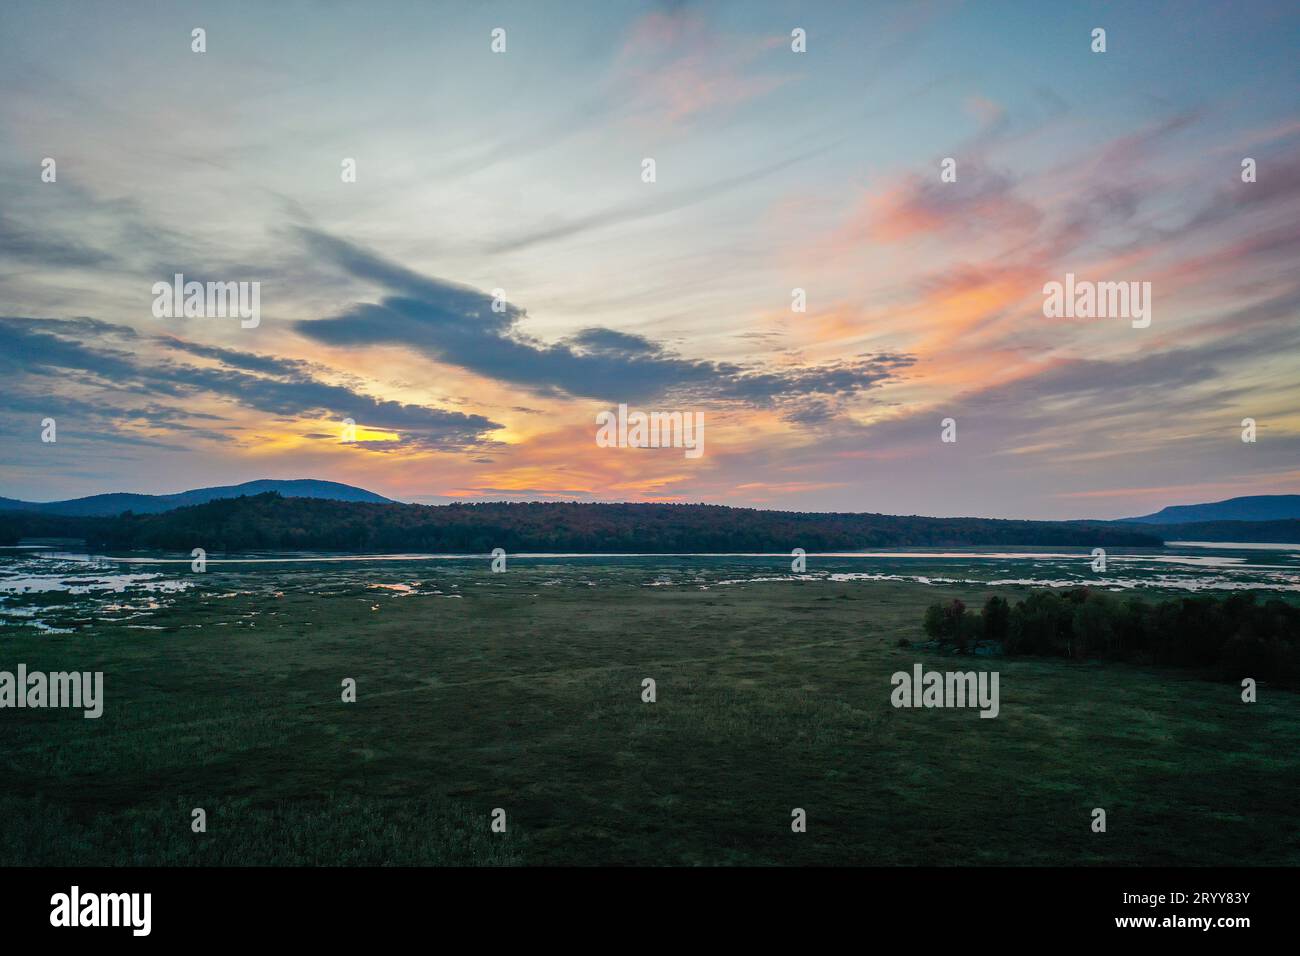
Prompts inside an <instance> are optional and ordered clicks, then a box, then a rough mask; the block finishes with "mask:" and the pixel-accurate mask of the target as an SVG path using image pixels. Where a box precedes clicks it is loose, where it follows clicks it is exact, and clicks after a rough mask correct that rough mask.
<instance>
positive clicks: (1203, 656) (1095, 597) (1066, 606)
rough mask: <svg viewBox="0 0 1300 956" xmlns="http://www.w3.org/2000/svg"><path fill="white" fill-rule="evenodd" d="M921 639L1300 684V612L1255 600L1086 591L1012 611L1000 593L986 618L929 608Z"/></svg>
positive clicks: (1050, 596) (1036, 595)
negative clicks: (1149, 598)
mask: <svg viewBox="0 0 1300 956" xmlns="http://www.w3.org/2000/svg"><path fill="white" fill-rule="evenodd" d="M925 632H926V633H927V634H928V635H930V637H932V638H934V639H936V640H938V641H941V642H942V643H944V644H949V645H952V646H954V647H956V649H957V650H959V651H966V650H969V649H971V648H973V647H974V646H975V645H976V644H977V643H979V642H989V643H995V644H997V645H1000V646H1001V648H1002V650H1003V652H1004V653H1006V654H1012V655H1015V654H1032V655H1040V656H1049V657H1069V658H1073V659H1075V660H1085V659H1103V660H1120V661H1131V662H1134V663H1141V664H1159V665H1168V666H1171V667H1196V668H1203V669H1207V670H1209V671H1211V672H1213V673H1214V674H1215V675H1216V676H1219V677H1223V678H1225V679H1230V680H1240V679H1241V678H1242V677H1253V678H1256V679H1259V678H1263V679H1266V680H1277V681H1282V682H1285V683H1288V684H1294V683H1296V682H1297V680H1300V606H1296V605H1295V604H1291V603H1289V602H1287V601H1283V600H1281V599H1279V598H1270V599H1268V600H1264V601H1261V600H1258V599H1257V598H1256V595H1255V594H1253V593H1249V592H1246V593H1236V594H1232V595H1229V596H1227V597H1211V596H1198V597H1185V598H1172V599H1169V600H1163V601H1144V600H1142V599H1140V598H1136V597H1129V598H1120V597H1116V596H1115V595H1113V594H1108V593H1106V592H1104V591H1098V590H1095V589H1093V588H1087V587H1080V588H1072V589H1070V590H1067V591H1063V592H1058V591H1035V592H1033V593H1032V594H1030V595H1029V597H1027V598H1025V599H1024V600H1023V601H1017V602H1016V603H1015V605H1014V606H1012V605H1010V604H1008V602H1007V600H1006V599H1005V598H1002V597H999V596H997V595H994V596H992V597H990V598H989V599H988V600H987V601H986V602H985V603H984V609H983V611H982V612H980V611H975V612H970V611H968V610H967V608H966V606H965V605H964V604H963V603H962V602H961V601H959V600H953V601H951V602H949V603H948V604H932V605H930V607H929V608H928V609H927V610H926V612H925Z"/></svg>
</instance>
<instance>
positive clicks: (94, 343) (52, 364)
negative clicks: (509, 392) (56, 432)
mask: <svg viewBox="0 0 1300 956" xmlns="http://www.w3.org/2000/svg"><path fill="white" fill-rule="evenodd" d="M0 332H2V334H3V348H0V374H3V375H4V377H5V378H6V381H7V384H9V385H10V386H11V387H10V388H9V389H7V394H6V396H5V398H4V399H3V403H4V404H5V405H8V406H10V407H14V403H15V402H24V403H28V404H30V400H31V397H32V396H33V395H41V394H49V393H50V392H51V391H53V389H52V387H51V381H50V380H51V379H56V380H59V381H63V380H66V378H67V377H68V375H69V373H71V374H72V375H73V376H74V377H75V380H76V381H77V382H78V383H79V384H80V385H81V386H83V387H86V388H89V389H95V390H101V391H102V392H103V393H105V395H104V400H103V402H102V403H101V404H100V405H99V406H97V407H98V408H99V409H100V411H99V413H98V414H97V418H98V419H100V420H104V421H108V422H113V421H118V422H127V421H139V420H147V421H149V422H151V423H153V424H155V425H158V426H160V427H164V428H167V429H169V430H175V431H192V430H193V426H191V425H189V424H186V423H185V421H183V420H184V419H189V418H198V419H209V420H211V419H213V418H215V416H212V415H208V414H205V413H198V414H193V415H192V414H190V413H189V412H188V411H187V410H186V409H187V407H188V405H192V404H195V403H196V402H198V401H201V400H202V399H203V398H204V397H217V398H220V399H224V400H226V401H230V402H234V403H236V404H238V405H241V406H243V407H245V408H251V409H254V410H256V411H259V412H265V413H267V414H268V415H276V416H282V417H285V418H300V417H329V418H333V419H336V420H342V419H344V418H352V419H354V420H355V421H356V422H357V423H358V424H359V425H363V426H367V427H370V428H377V429H390V430H394V431H398V432H400V433H401V436H402V437H401V440H400V441H398V442H390V443H371V442H367V443H365V446H366V447H368V448H372V449H377V450H383V446H384V445H391V446H393V447H397V446H403V447H406V446H417V447H426V448H432V449H439V450H446V451H450V450H463V449H467V448H472V447H477V446H490V445H491V444H492V443H491V442H490V441H489V440H488V439H487V438H486V437H485V436H486V433H488V432H491V431H492V430H494V429H496V428H499V427H501V426H500V425H498V424H497V423H495V422H493V421H491V420H490V419H488V418H486V417H484V416H482V415H470V414H465V413H462V412H456V411H448V410H446V409H441V408H433V407H429V406H425V405H410V404H404V403H401V402H393V401H385V400H382V399H379V398H376V397H374V396H371V395H366V394H364V393H362V392H359V391H357V390H356V389H353V388H350V387H347V386H344V385H338V384H334V383H331V382H327V381H324V380H323V379H322V378H321V377H320V374H319V371H318V370H317V369H316V367H315V366H313V365H311V364H310V363H307V362H302V361H299V360H295V359H279V358H274V357H268V356H262V355H256V354H254V353H250V352H241V351H238V350H235V349H227V348H215V347H211V346H204V345H197V344H193V343H188V342H183V341H181V340H179V339H176V338H174V337H171V336H148V337H142V336H139V335H138V334H137V333H136V332H134V331H133V330H131V329H129V328H125V327H122V326H115V325H110V324H108V323H104V322H98V321H96V320H93V319H73V320H68V321H66V322H64V321H60V320H52V319H24V318H17V317H0ZM144 342H147V343H148V344H150V345H152V346H154V347H157V348H160V349H163V350H164V352H165V353H166V352H170V353H172V354H173V355H176V356H180V357H196V358H202V359H206V360H209V361H212V362H215V363H216V364H215V365H197V364H194V363H192V362H189V361H181V360H178V359H176V358H171V357H165V358H163V359H161V360H154V361H148V360H145V359H142V358H141V357H139V355H138V350H139V347H140V346H141V345H142V344H144ZM124 343H125V344H127V345H129V346H131V347H130V348H123V347H122V345H123V344H124ZM65 391H66V390H65V389H62V388H60V389H59V390H58V392H57V393H56V394H62V393H64V392H65ZM114 395H116V396H117V397H119V398H123V397H126V396H130V395H142V396H149V397H154V398H157V397H165V398H166V399H168V400H170V401H172V402H177V401H180V402H183V403H185V404H181V405H172V406H171V407H172V409H173V410H172V411H171V412H167V413H165V414H163V413H162V411H163V408H162V406H160V405H158V404H157V403H151V404H149V405H147V406H145V408H144V409H143V410H141V409H139V408H133V407H130V406H128V405H125V404H121V403H120V402H113V401H112V400H111V399H112V397H113V396H114ZM57 404H64V405H67V404H68V403H67V400H66V399H63V398H60V399H57V400H54V399H48V400H46V401H45V402H44V404H42V405H41V406H40V407H42V408H45V409H50V408H52V407H53V406H54V405H57ZM79 404H81V405H82V408H80V409H77V410H76V411H77V412H78V413H84V411H85V410H86V406H85V403H79ZM150 409H153V410H154V411H153V412H150V411H149V410H150ZM155 413H157V414H155ZM205 432H206V430H205ZM208 434H211V433H208ZM106 437H109V438H111V431H110V433H109V434H108V435H107V436H106Z"/></svg>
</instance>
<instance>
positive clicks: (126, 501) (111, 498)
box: [0, 478, 393, 518]
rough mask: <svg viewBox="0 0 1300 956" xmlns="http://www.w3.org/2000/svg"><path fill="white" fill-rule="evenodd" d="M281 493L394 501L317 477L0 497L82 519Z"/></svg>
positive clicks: (9, 505) (18, 507)
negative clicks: (149, 491) (165, 491)
mask: <svg viewBox="0 0 1300 956" xmlns="http://www.w3.org/2000/svg"><path fill="white" fill-rule="evenodd" d="M268 491H274V492H278V493H279V494H280V495H281V496H283V497H285V498H322V499H325V500H327V501H368V502H372V503H374V504H392V503H393V502H392V499H390V498H385V497H383V496H382V495H377V494H375V493H374V492H373V491H366V490H365V489H364V488H356V487H354V486H352V485H345V484H342V483H340V482H337V481H319V480H317V479H314V478H291V479H285V480H278V479H274V478H259V479H257V480H256V481H246V482H244V483H243V484H239V485H221V486H217V487H213V488H194V489H192V490H190V491H181V492H177V493H176V494H172V495H141V494H133V493H130V492H115V493H111V494H104V495H90V496H89V497H86V498H70V499H68V500H66V501H19V500H18V499H16V498H0V511H34V512H36V513H38V514H46V515H69V516H72V517H78V518H105V517H113V516H114V515H120V514H121V513H122V512H124V511H133V512H135V513H136V514H161V513H162V512H164V511H171V510H173V509H175V508H185V507H188V506H189V505H202V504H207V503H208V502H209V501H218V500H220V499H223V498H239V497H242V496H249V495H261V494H265V493H266V492H268Z"/></svg>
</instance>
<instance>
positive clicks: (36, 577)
mask: <svg viewBox="0 0 1300 956" xmlns="http://www.w3.org/2000/svg"><path fill="white" fill-rule="evenodd" d="M190 561H191V559H190V558H189V557H188V556H186V555H177V554H141V553H132V554H120V555H86V554H74V553H70V552H61V551H48V550H40V549H32V548H0V633H3V628H4V627H5V626H13V625H26V626H30V627H35V628H37V629H39V630H41V631H45V632H48V633H51V634H67V633H74V632H77V631H81V630H83V629H86V628H93V625H94V624H95V623H96V622H103V621H113V622H125V624H126V626H127V627H138V628H150V627H152V626H153V625H151V624H150V623H149V621H150V618H152V617H153V615H154V612H155V611H157V610H159V609H161V608H164V607H168V606H169V605H170V604H171V603H172V602H174V601H175V600H176V598H177V596H178V595H179V594H181V593H185V592H195V591H198V592H202V593H203V594H204V596H206V597H214V598H223V597H235V596H239V595H250V594H252V595H263V596H266V597H271V596H274V595H277V594H283V593H286V592H303V593H310V594H329V593H337V592H339V591H345V590H353V591H362V592H366V593H369V594H371V595H373V597H374V598H375V599H376V600H401V599H403V598H407V597H410V596H412V595H427V596H433V597H441V598H448V599H455V598H457V597H458V596H459V595H460V594H461V593H464V592H465V591H466V590H467V589H470V588H483V587H502V586H506V585H507V583H508V584H509V585H511V586H519V585H522V586H525V587H529V588H539V589H540V588H556V587H561V588H562V587H571V588H599V587H609V586H616V585H622V586H628V585H630V586H640V587H687V588H702V589H711V588H727V587H735V586H746V585H747V586H763V585H765V584H770V583H773V582H780V581H795V580H827V579H829V580H832V581H837V582H853V583H858V584H861V585H862V586H863V587H870V586H871V584H872V583H873V582H882V581H893V582H913V583H916V584H918V585H956V584H961V585H975V586H979V587H987V588H998V587H1008V586H1018V587H1024V586H1031V587H1073V586H1077V585H1081V584H1087V585H1091V586H1093V587H1098V588H1103V589H1106V590H1109V591H1116V592H1123V591H1144V590H1150V591H1155V590H1158V591H1165V592H1171V591H1172V592H1180V591H1181V592H1227V591H1259V592H1273V593H1297V592H1300V545H1289V544H1280V545H1256V544H1249V545H1248V544H1234V543H1213V542H1179V543H1176V544H1171V545H1170V546H1167V547H1165V548H1155V549H1129V550H1114V551H1110V552H1108V554H1107V569H1106V571H1105V572H1104V573H1098V572H1094V571H1093V570H1092V556H1091V554H1090V551H1089V550H1085V549H1079V550H1077V551H1075V550H1070V549H1059V548H1058V549H1049V548H1017V549H1015V550H1006V551H1002V550H988V549H980V548H967V549H948V550H935V549H895V550H884V551H864V552H852V553H845V552H839V553H830V554H809V555H808V556H807V572H806V573H805V574H794V573H792V572H791V569H790V562H791V557H790V555H788V554H677V555H661V554H654V555H645V554H620V555H588V554H546V555H543V554H517V555H510V556H509V558H508V570H507V574H508V575H509V576H508V577H503V576H501V575H494V574H491V573H490V572H489V561H490V559H489V557H488V556H487V555H435V554H396V555H323V554H302V553H294V554H247V555H229V556H227V555H222V556H218V557H213V558H209V559H208V562H207V570H206V572H204V573H202V574H198V573H195V572H193V571H192V570H191V569H190Z"/></svg>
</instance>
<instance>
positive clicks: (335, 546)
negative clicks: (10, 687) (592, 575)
mask: <svg viewBox="0 0 1300 956" xmlns="http://www.w3.org/2000/svg"><path fill="white" fill-rule="evenodd" d="M33 537H72V538H84V539H85V540H86V543H87V545H88V546H89V547H91V548H95V549H104V550H134V549H157V550H167V551H189V550H190V549H192V548H199V547H201V548H204V549H205V550H207V551H209V552H221V551H255V550H286V551H292V550H304V551H357V552H395V551H421V552H443V553H472V554H483V553H487V552H489V551H491V550H492V549H493V548H504V549H505V550H506V551H507V552H520V551H534V552H555V551H577V552H593V553H611V552H650V553H665V552H675V551H676V552H692V551H694V552H723V551H770V552H782V553H788V552H789V551H790V550H791V549H793V548H803V549H804V550H806V551H834V550H845V551H849V550H859V549H863V548H884V547H908V546H925V547H951V546H959V545H998V546H1007V545H1048V546H1074V547H1089V548H1091V547H1106V546H1120V545H1123V546H1128V547H1159V546H1160V544H1161V539H1160V537H1159V533H1158V532H1157V531H1155V530H1153V529H1148V528H1138V527H1134V526H1132V525H1109V524H1106V523H1103V522H1098V523H1096V524H1090V523H1084V522H1071V523H1068V524H1067V523H1060V524H1058V523H1053V522H1045V521H1006V520H995V519H989V518H921V517H910V516H909V517H900V516H894V515H877V514H819V513H804V512H793V511H758V510H754V509H750V508H728V507H724V506H721V505H675V504H571V503H561V502H531V503H500V502H492V503H482V504H452V505H407V504H370V503H365V502H347V501H325V500H316V499H308V498H283V497H281V496H280V495H278V494H273V493H272V494H263V495H256V496H252V497H244V498H235V499H230V500H221V501H213V502H210V503H208V504H203V505H197V506H194V507H190V508H178V509H176V510H174V511H169V512H166V513H164V514H149V515H135V514H129V513H128V514H123V515H119V516H117V517H114V518H97V517H80V518H78V517H68V516H56V515H33V514H29V513H25V512H8V513H3V514H0V544H13V543H16V542H17V541H18V540H19V539H22V538H33Z"/></svg>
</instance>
